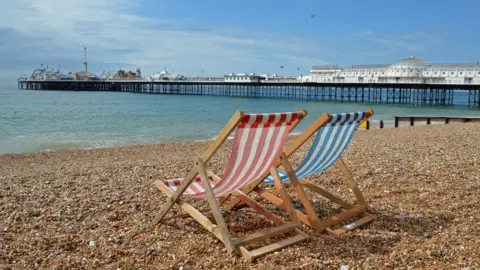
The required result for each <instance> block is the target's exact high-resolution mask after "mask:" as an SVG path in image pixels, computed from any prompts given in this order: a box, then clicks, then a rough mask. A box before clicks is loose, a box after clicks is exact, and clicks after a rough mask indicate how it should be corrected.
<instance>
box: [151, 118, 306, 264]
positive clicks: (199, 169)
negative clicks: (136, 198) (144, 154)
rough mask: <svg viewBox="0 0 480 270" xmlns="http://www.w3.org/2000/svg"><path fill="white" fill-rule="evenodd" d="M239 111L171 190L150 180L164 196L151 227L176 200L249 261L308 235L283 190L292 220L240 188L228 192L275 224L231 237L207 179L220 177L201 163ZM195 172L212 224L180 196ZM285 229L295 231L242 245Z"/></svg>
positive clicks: (229, 248) (230, 127)
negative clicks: (265, 242) (254, 245)
mask: <svg viewBox="0 0 480 270" xmlns="http://www.w3.org/2000/svg"><path fill="white" fill-rule="evenodd" d="M299 113H300V117H299V118H298V119H297V120H295V121H296V122H294V123H293V124H292V128H291V129H290V132H291V130H293V129H294V128H295V126H296V125H298V123H299V122H300V121H301V120H302V119H303V118H304V117H305V115H306V113H307V112H306V111H305V110H303V109H302V110H300V111H299ZM243 115H244V113H243V112H242V111H237V112H236V113H235V114H234V116H233V117H232V118H231V120H230V121H229V122H228V123H227V125H226V126H225V127H224V128H223V130H222V131H221V132H220V133H219V135H218V136H217V137H216V139H215V140H214V141H213V142H212V143H211V144H210V146H209V147H208V149H207V150H206V152H205V153H204V154H203V155H202V156H201V157H199V158H198V159H197V160H196V161H195V163H194V166H193V169H192V170H191V171H190V172H189V174H188V176H187V177H186V178H184V180H183V182H182V184H181V185H180V186H179V187H178V188H177V190H175V191H174V190H172V189H171V188H169V187H168V186H167V185H166V184H165V183H163V181H161V180H156V181H154V182H153V184H154V186H155V187H156V188H157V189H158V190H160V191H162V192H163V193H164V194H166V195H167V197H168V199H167V202H166V204H165V205H164V206H163V208H162V209H161V210H160V212H159V214H158V215H157V216H156V218H155V219H154V221H153V224H152V227H155V226H156V225H157V224H158V223H159V222H160V221H161V220H162V219H165V215H166V214H167V213H168V211H169V210H170V209H171V208H172V207H173V206H174V205H175V204H178V206H179V207H180V209H181V210H182V211H183V212H185V213H187V214H188V215H189V216H191V217H192V218H193V219H195V220H196V221H198V222H199V223H200V224H201V225H202V226H203V227H204V228H205V229H207V230H208V231H209V232H211V233H212V234H213V235H214V236H216V237H217V238H218V239H219V240H220V241H221V242H222V243H223V244H224V245H225V247H226V249H227V252H228V253H237V254H240V255H242V256H243V257H245V258H246V259H247V260H248V261H250V262H252V261H253V260H255V259H256V258H258V257H260V256H263V255H266V254H269V253H272V252H275V251H277V250H281V249H283V248H285V247H288V246H291V245H294V244H297V243H300V242H303V241H305V240H307V239H308V236H307V235H306V234H305V233H304V232H302V231H301V230H300V229H299V228H300V225H301V222H300V220H299V219H298V217H297V215H296V213H295V211H294V208H293V205H292V202H291V200H290V197H289V196H288V194H287V193H286V192H285V191H283V192H282V191H281V192H280V193H279V195H280V197H281V198H282V201H283V202H285V207H284V209H286V212H287V214H288V216H289V217H290V219H291V220H292V222H284V221H283V220H282V219H281V218H280V217H279V216H277V215H275V214H274V213H272V212H270V211H268V210H267V209H266V208H265V207H263V206H261V205H260V204H259V203H257V202H256V201H254V200H252V199H250V198H249V197H248V195H246V194H245V193H243V192H241V191H240V190H236V191H234V192H233V193H230V195H233V196H234V198H235V199H238V200H239V201H241V202H243V203H245V204H247V205H248V206H250V207H251V208H252V209H254V210H255V211H257V212H258V213H260V214H262V215H263V216H265V217H266V218H267V219H268V220H270V221H272V222H273V223H275V224H277V225H279V226H277V227H274V228H270V229H267V230H265V231H261V232H256V233H253V234H251V235H247V236H242V237H238V238H232V237H231V236H230V233H229V230H228V227H227V224H226V222H225V219H224V218H223V216H222V213H221V210H220V206H221V202H225V201H226V197H223V198H220V199H219V200H217V199H216V198H215V194H214V192H213V189H212V186H211V184H210V181H208V177H212V178H213V181H218V180H219V179H220V177H218V176H216V175H215V174H214V173H213V172H212V171H210V170H207V169H206V168H205V164H206V163H207V162H208V161H209V160H210V159H211V157H212V156H213V155H214V154H215V153H216V152H217V150H218V149H219V148H220V147H221V145H222V144H223V143H224V142H225V140H226V139H227V138H228V136H229V135H230V134H231V133H232V132H233V130H234V129H235V128H236V127H237V125H238V123H239V122H240V120H241V119H242V117H243ZM269 173H272V174H274V175H275V174H278V172H277V169H276V167H272V168H271V169H270V171H269ZM197 175H198V176H199V177H200V178H201V180H202V184H203V187H204V189H205V191H206V195H207V196H206V200H207V202H208V204H209V206H210V210H211V213H212V215H213V217H214V219H215V222H216V224H213V223H212V222H211V221H210V220H209V219H208V218H207V217H206V216H205V215H204V214H203V213H202V212H201V211H200V210H198V209H196V208H195V207H193V206H192V205H191V204H188V203H186V202H185V201H184V200H183V199H182V198H181V196H182V193H183V192H184V191H185V190H186V189H187V188H188V186H189V185H190V184H191V183H192V181H193V180H194V178H195V177H196V176H197ZM278 184H279V185H283V184H282V183H281V182H279V183H278ZM286 233H294V234H295V235H294V236H292V237H290V238H287V239H284V240H281V241H279V242H276V243H273V244H270V245H267V246H263V247H260V248H258V249H255V250H251V251H249V250H247V249H246V248H245V246H246V245H248V244H251V243H255V242H260V241H263V240H266V239H268V238H271V237H275V236H279V235H282V234H286Z"/></svg>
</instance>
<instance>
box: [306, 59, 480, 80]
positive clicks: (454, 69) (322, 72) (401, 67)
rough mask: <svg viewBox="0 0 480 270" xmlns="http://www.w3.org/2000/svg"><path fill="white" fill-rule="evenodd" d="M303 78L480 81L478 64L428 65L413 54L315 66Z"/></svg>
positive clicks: (479, 66)
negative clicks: (388, 60) (390, 60)
mask: <svg viewBox="0 0 480 270" xmlns="http://www.w3.org/2000/svg"><path fill="white" fill-rule="evenodd" d="M310 73H311V74H310V76H304V78H302V81H304V82H306V81H312V82H332V83H343V82H344V83H432V84H434V83H439V84H480V65H479V63H475V64H430V63H428V62H426V61H424V60H422V59H419V58H416V57H413V56H412V57H410V58H405V59H402V60H400V61H398V62H397V63H395V64H393V65H355V66H352V67H348V68H341V67H339V66H336V65H314V66H312V70H311V71H310Z"/></svg>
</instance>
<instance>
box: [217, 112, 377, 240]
mask: <svg viewBox="0 0 480 270" xmlns="http://www.w3.org/2000/svg"><path fill="white" fill-rule="evenodd" d="M372 115H373V110H372V109H368V110H367V111H366V116H365V119H364V120H363V121H362V123H363V122H364V121H367V120H368V119H369V118H370V117H371V116H372ZM329 118H330V115H329V114H328V113H324V114H322V115H320V117H318V118H317V120H316V121H315V122H314V123H313V124H312V125H311V126H310V127H308V128H307V129H306V130H305V132H303V133H302V134H301V135H299V136H298V137H297V138H296V139H295V140H294V142H293V143H292V144H290V145H289V146H288V147H286V150H285V151H284V154H283V155H282V156H281V158H280V161H279V162H278V163H277V166H281V168H279V169H280V170H281V171H285V172H287V173H288V176H289V178H290V180H291V182H290V183H289V184H291V185H292V186H293V187H294V188H295V191H296V192H297V195H298V197H299V199H300V201H301V202H302V204H303V206H304V208H305V210H306V213H307V214H304V213H303V212H301V211H300V210H296V212H297V215H298V217H299V218H300V220H302V222H303V223H305V224H307V225H308V226H310V227H311V228H313V229H315V230H316V231H318V232H325V231H326V232H327V233H328V234H331V235H340V234H343V233H345V232H348V231H351V230H354V229H356V228H358V227H360V226H362V225H364V224H366V223H369V222H371V221H373V220H375V219H376V217H375V216H374V215H372V214H370V213H368V212H367V210H368V205H367V201H366V200H365V197H364V195H363V193H362V191H361V190H360V188H359V187H358V184H357V182H356V181H355V180H354V179H353V177H352V175H351V173H350V170H349V169H348V167H347V165H346V164H345V162H344V161H343V159H342V157H339V158H338V160H337V161H336V164H337V166H338V167H339V169H340V171H341V172H342V175H343V178H344V180H345V181H346V184H347V186H348V188H349V190H351V191H352V192H353V194H354V196H355V198H356V200H357V204H351V203H349V202H347V201H345V200H344V199H342V198H340V197H339V196H337V195H335V194H333V193H331V192H329V191H328V190H326V189H324V188H322V187H320V186H318V185H315V184H313V183H311V182H309V181H308V180H301V181H299V180H298V178H297V177H296V175H295V173H294V169H293V168H292V166H291V165H290V163H289V162H288V157H290V156H291V155H292V154H293V153H295V152H296V151H297V150H298V149H299V148H300V147H301V146H302V145H303V144H304V143H305V142H306V141H308V140H309V139H310V138H311V137H312V136H313V135H314V134H316V132H317V131H318V130H319V129H320V128H321V127H322V126H323V125H325V124H326V123H327V122H328V121H329ZM360 124H361V123H360ZM290 175H294V177H293V178H292V177H291V176H290ZM272 176H273V178H274V179H275V191H274V192H273V193H270V192H268V191H266V190H265V189H264V188H261V187H260V186H259V185H260V184H261V183H262V182H263V181H264V180H265V179H266V178H267V177H268V175H262V177H260V178H259V179H258V180H255V181H253V182H252V183H250V184H249V185H247V186H245V187H244V188H243V189H242V192H244V193H245V194H249V193H250V192H252V191H254V192H256V193H258V194H259V195H260V196H262V197H263V198H265V199H267V200H269V201H270V202H272V203H273V204H275V205H277V206H278V207H281V208H283V206H284V202H283V201H282V199H281V198H279V197H278V194H279V192H280V188H282V186H280V185H278V184H277V179H276V178H277V176H275V175H272ZM303 187H307V188H308V189H310V190H312V191H313V192H315V193H317V194H319V195H321V196H323V197H325V198H327V199H328V200H330V201H331V202H333V203H335V204H337V205H339V206H341V207H342V208H343V209H345V210H344V211H342V212H341V213H340V214H338V215H334V216H331V217H328V218H326V219H324V220H320V218H319V217H318V215H317V213H316V211H315V209H314V208H313V206H312V203H311V201H310V200H309V198H308V197H307V194H306V193H305V191H304V189H303ZM240 203H241V202H239V201H238V200H235V199H234V200H232V201H230V202H228V204H226V206H225V209H228V210H230V209H232V208H233V207H235V206H236V205H239V204H240ZM355 216H360V217H361V218H360V219H358V220H356V221H354V222H352V223H350V224H347V225H345V226H343V227H341V228H338V229H335V230H333V229H331V227H333V226H335V225H337V224H339V223H341V222H344V221H346V220H348V219H350V218H352V217H355Z"/></svg>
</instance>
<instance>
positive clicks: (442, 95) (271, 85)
mask: <svg viewBox="0 0 480 270" xmlns="http://www.w3.org/2000/svg"><path fill="white" fill-rule="evenodd" d="M18 88H19V89H30V90H63V91H109V92H132V93H149V94H164V95H204V96H229V97H247V98H278V99H293V100H308V101H335V102H366V103H385V104H407V105H414V106H455V105H458V104H454V92H456V91H462V90H463V91H468V106H469V107H471V108H480V85H473V84H472V85H468V84H465V85H454V84H414V83H403V84H402V83H399V84H391V83H308V82H307V83H300V82H268V81H263V82H259V83H231V82H222V81H155V82H150V81H143V80H131V81H130V80H129V81H126V80H117V81H71V80H58V81H31V80H28V81H19V82H18Z"/></svg>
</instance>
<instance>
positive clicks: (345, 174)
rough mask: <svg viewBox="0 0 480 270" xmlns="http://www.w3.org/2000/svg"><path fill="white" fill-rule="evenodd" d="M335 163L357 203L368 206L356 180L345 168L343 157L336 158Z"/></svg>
mask: <svg viewBox="0 0 480 270" xmlns="http://www.w3.org/2000/svg"><path fill="white" fill-rule="evenodd" d="M337 165H338V167H339V168H340V170H341V171H342V174H343V177H344V178H345V180H346V181H347V185H348V187H349V188H350V189H351V190H352V191H353V194H354V195H355V197H356V198H357V200H358V202H359V204H360V205H364V206H365V207H368V206H367V201H366V200H365V197H364V196H363V193H362V191H361V190H360V188H359V187H358V184H357V182H355V180H353V177H352V175H351V174H350V170H349V169H348V168H347V165H345V162H344V161H343V159H342V158H341V157H340V158H339V159H338V160H337Z"/></svg>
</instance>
